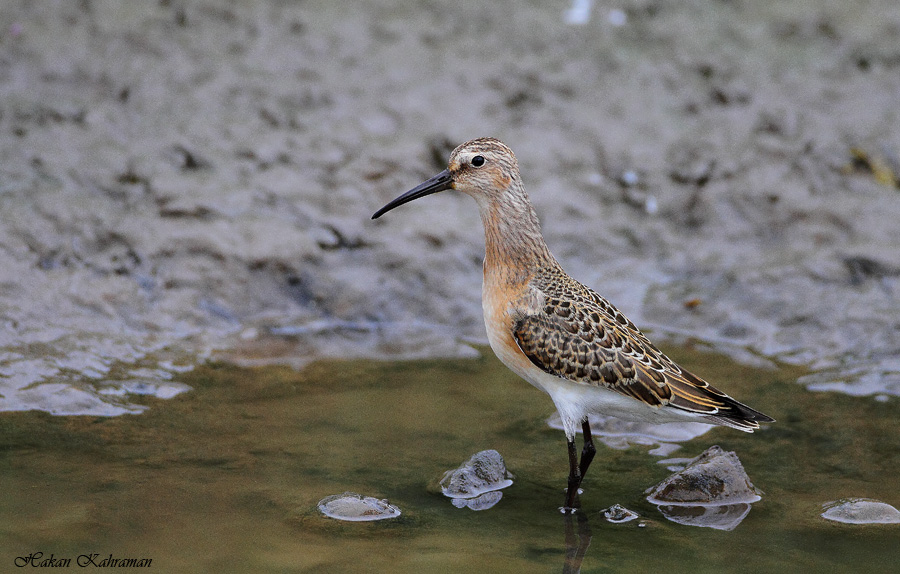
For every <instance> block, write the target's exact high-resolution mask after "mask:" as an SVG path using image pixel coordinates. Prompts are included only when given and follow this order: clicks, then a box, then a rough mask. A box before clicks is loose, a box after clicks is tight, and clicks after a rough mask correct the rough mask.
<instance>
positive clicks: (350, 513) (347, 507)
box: [319, 492, 400, 522]
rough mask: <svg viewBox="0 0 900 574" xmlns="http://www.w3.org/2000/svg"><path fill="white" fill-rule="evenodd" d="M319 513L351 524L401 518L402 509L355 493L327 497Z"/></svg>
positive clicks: (322, 502)
mask: <svg viewBox="0 0 900 574" xmlns="http://www.w3.org/2000/svg"><path fill="white" fill-rule="evenodd" d="M319 512H321V513H322V514H324V515H325V516H328V517H329V518H336V519H337V520H348V521H351V522H364V521H369V520H384V519H386V518H396V517H398V516H400V509H399V508H397V507H396V506H394V505H393V504H389V503H388V501H387V500H379V499H377V498H373V497H371V496H363V495H361V494H357V493H355V492H345V493H343V494H334V495H331V496H326V497H325V498H323V499H322V500H320V501H319Z"/></svg>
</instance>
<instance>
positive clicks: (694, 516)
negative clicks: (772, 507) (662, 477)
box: [657, 502, 750, 531]
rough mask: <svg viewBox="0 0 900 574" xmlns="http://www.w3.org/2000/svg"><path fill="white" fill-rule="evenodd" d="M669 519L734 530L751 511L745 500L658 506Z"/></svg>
mask: <svg viewBox="0 0 900 574" xmlns="http://www.w3.org/2000/svg"><path fill="white" fill-rule="evenodd" d="M657 508H658V509H659V511H660V512H661V513H662V515H663V516H665V517H666V519H667V520H670V521H672V522H675V523H676V524H684V525H685V526H700V527H703V528H714V529H716V530H726V531H727V530H734V529H735V528H737V525H738V524H740V523H741V521H743V520H744V518H746V517H747V514H749V513H750V505H749V504H747V503H745V502H739V503H737V504H720V505H693V506H678V505H662V506H658V507H657Z"/></svg>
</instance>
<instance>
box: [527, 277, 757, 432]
mask: <svg viewBox="0 0 900 574" xmlns="http://www.w3.org/2000/svg"><path fill="white" fill-rule="evenodd" d="M565 279H566V280H567V281H555V282H549V283H545V284H544V285H543V286H542V287H541V289H540V291H541V292H542V293H543V294H544V297H543V301H542V304H543V306H542V308H533V309H531V311H529V312H523V313H521V314H520V315H519V317H518V318H517V321H516V324H515V327H514V337H515V339H516V342H517V343H518V345H519V348H520V349H521V350H522V352H523V353H524V354H525V355H526V356H527V357H528V359H529V360H531V362H532V363H533V364H534V365H535V366H537V367H538V368H540V369H541V370H543V371H545V372H547V373H550V374H553V375H556V376H558V377H562V378H565V379H569V380H571V381H575V382H577V383H583V384H588V385H595V386H604V387H606V388H608V389H611V390H614V391H616V392H619V393H622V394H623V395H627V396H630V397H633V398H635V399H637V400H639V401H641V402H643V403H646V404H647V405H649V406H652V407H663V406H671V407H675V408H678V409H682V410H685V411H690V412H693V413H697V414H701V415H707V416H710V417H713V418H714V419H716V420H717V421H718V422H721V423H722V424H727V425H728V426H733V427H736V428H740V429H741V430H752V429H755V428H759V424H758V422H757V421H769V420H771V419H770V418H769V417H767V416H766V415H763V414H762V413H759V412H757V411H754V410H753V409H751V408H749V407H747V406H746V405H743V404H741V403H739V402H737V401H735V400H734V399H732V398H730V397H729V396H727V395H725V394H724V393H722V392H721V391H719V390H717V389H715V388H714V387H712V386H710V385H709V383H707V382H706V381H704V380H702V379H700V378H698V377H696V376H694V375H693V374H691V373H689V372H687V371H685V370H683V369H681V368H680V367H679V366H678V365H677V364H675V362H674V361H672V360H671V359H669V358H668V357H666V356H665V355H664V354H663V353H662V352H661V351H660V350H659V349H657V348H656V347H655V346H654V345H653V343H651V342H650V341H649V340H648V339H647V337H645V336H644V334H643V333H641V332H640V331H639V330H638V329H637V327H635V326H634V324H633V323H631V321H629V320H628V319H627V318H626V317H625V315H623V314H622V313H621V312H620V311H619V310H618V309H616V308H615V307H613V306H612V305H611V304H610V303H609V302H607V301H606V300H605V299H604V298H603V297H601V296H600V295H598V294H597V293H595V292H594V291H592V290H590V289H588V288H587V287H584V286H582V285H581V284H579V283H576V282H574V281H573V280H571V279H569V278H568V277H566V278H565ZM570 282H571V283H570Z"/></svg>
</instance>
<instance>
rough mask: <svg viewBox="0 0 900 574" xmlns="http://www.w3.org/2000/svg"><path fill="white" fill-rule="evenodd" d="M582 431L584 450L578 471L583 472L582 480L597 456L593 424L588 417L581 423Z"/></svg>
mask: <svg viewBox="0 0 900 574" xmlns="http://www.w3.org/2000/svg"><path fill="white" fill-rule="evenodd" d="M581 431H582V432H583V433H584V448H583V449H582V450H581V465H580V466H579V468H578V470H579V471H580V472H581V478H582V479H584V477H585V475H586V474H587V469H588V467H589V466H591V461H592V460H594V455H595V454H597V449H596V448H595V447H594V439H593V437H592V436H591V423H589V422H588V419H587V417H584V419H583V420H582V421H581Z"/></svg>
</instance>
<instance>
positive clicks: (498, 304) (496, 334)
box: [481, 274, 544, 390]
mask: <svg viewBox="0 0 900 574" xmlns="http://www.w3.org/2000/svg"><path fill="white" fill-rule="evenodd" d="M526 290H527V286H522V287H518V286H514V285H509V284H503V283H501V284H497V283H494V282H492V281H490V279H489V275H487V274H486V275H485V281H484V286H483V289H482V297H481V303H482V307H483V310H484V326H485V329H486V330H487V336H488V342H489V343H490V345H491V349H493V351H494V354H496V355H497V358H498V359H500V361H501V362H502V363H503V364H504V365H506V366H507V367H508V368H509V369H510V370H511V371H513V372H514V373H516V374H517V375H519V376H520V377H522V378H523V379H525V380H526V381H528V382H529V383H531V384H532V385H534V386H536V387H538V388H539V389H541V390H544V388H543V386H542V385H540V384H539V383H538V380H539V379H538V375H539V373H541V372H542V371H540V369H538V368H537V367H535V366H534V364H533V363H532V362H531V361H530V360H529V359H528V357H526V356H525V354H524V353H523V352H522V350H521V349H520V348H519V345H518V343H516V339H515V337H514V336H513V330H514V328H515V312H516V305H517V302H519V301H521V300H522V299H523V298H524V295H525V291H526Z"/></svg>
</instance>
